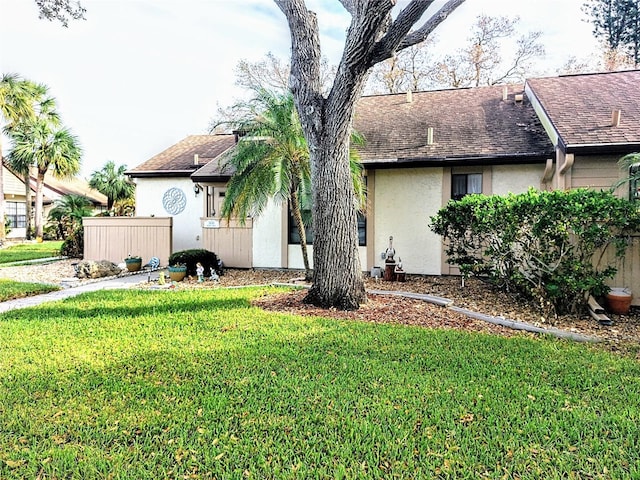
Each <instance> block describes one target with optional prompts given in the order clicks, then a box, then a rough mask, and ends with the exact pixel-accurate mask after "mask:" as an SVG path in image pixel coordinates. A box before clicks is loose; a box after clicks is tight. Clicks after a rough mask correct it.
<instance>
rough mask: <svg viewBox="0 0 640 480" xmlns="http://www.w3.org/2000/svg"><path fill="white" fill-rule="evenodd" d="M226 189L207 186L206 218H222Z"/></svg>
mask: <svg viewBox="0 0 640 480" xmlns="http://www.w3.org/2000/svg"><path fill="white" fill-rule="evenodd" d="M226 190H227V189H226V188H222V187H214V186H212V185H207V186H206V187H205V203H206V205H205V208H206V210H205V216H206V217H208V218H211V217H216V216H218V217H219V216H220V212H221V211H222V203H223V202H224V196H225V193H226Z"/></svg>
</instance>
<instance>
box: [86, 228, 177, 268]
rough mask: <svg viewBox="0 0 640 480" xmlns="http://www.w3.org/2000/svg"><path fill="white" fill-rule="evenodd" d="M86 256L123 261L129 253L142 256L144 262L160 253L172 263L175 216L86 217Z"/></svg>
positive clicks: (159, 256) (164, 263) (95, 258)
mask: <svg viewBox="0 0 640 480" xmlns="http://www.w3.org/2000/svg"><path fill="white" fill-rule="evenodd" d="M82 222H83V225H84V258H85V259H86V260H109V261H111V262H114V263H122V262H123V261H124V259H125V258H126V257H127V256H128V255H129V254H131V255H133V256H139V257H142V263H143V264H145V263H147V262H149V259H150V258H151V257H158V258H159V259H160V265H167V264H168V263H169V255H171V251H172V245H173V242H172V238H173V237H172V235H173V230H172V225H173V219H172V218H171V217H86V218H83V219H82Z"/></svg>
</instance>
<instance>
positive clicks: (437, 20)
mask: <svg viewBox="0 0 640 480" xmlns="http://www.w3.org/2000/svg"><path fill="white" fill-rule="evenodd" d="M464 1H465V0H449V1H448V2H447V3H446V4H444V5H443V6H442V8H441V9H440V10H438V11H437V12H436V13H435V14H434V15H432V16H431V17H430V18H429V20H427V21H426V22H425V24H424V25H422V27H420V28H419V29H418V30H416V31H415V32H412V33H410V34H408V35H407V36H406V37H404V40H402V42H401V43H400V45H399V46H398V50H404V49H405V48H407V47H410V46H411V45H415V44H417V43H420V42H424V41H425V40H426V39H427V37H428V36H429V35H430V34H431V32H433V31H434V30H435V28H436V27H437V26H438V25H440V24H441V23H442V22H444V21H445V20H446V18H447V17H448V16H449V15H451V14H452V13H453V11H454V10H455V9H456V8H458V7H459V6H460V5H462V4H463V3H464ZM429 3H431V2H429ZM418 20H419V19H416V20H415V21H418Z"/></svg>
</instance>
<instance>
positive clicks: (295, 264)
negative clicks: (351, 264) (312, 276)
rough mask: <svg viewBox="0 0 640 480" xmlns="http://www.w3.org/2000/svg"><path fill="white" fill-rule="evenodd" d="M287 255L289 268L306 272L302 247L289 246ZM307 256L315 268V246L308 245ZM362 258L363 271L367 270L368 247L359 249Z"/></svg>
mask: <svg viewBox="0 0 640 480" xmlns="http://www.w3.org/2000/svg"><path fill="white" fill-rule="evenodd" d="M287 254H288V256H289V268H295V269H299V270H304V262H303V261H302V249H301V248H300V245H291V244H290V245H287ZM307 254H308V255H309V266H310V267H311V268H313V245H307ZM358 254H359V256H360V265H361V267H362V271H366V270H367V247H358Z"/></svg>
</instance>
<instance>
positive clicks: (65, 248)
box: [60, 227, 84, 258]
mask: <svg viewBox="0 0 640 480" xmlns="http://www.w3.org/2000/svg"><path fill="white" fill-rule="evenodd" d="M60 254H61V255H63V256H65V257H70V258H82V257H83V256H84V229H83V228H82V227H80V228H78V229H76V230H74V231H73V232H71V234H70V235H69V236H68V237H67V238H66V239H65V241H64V243H63V244H62V247H61V248H60Z"/></svg>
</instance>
